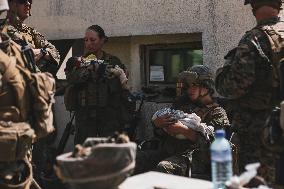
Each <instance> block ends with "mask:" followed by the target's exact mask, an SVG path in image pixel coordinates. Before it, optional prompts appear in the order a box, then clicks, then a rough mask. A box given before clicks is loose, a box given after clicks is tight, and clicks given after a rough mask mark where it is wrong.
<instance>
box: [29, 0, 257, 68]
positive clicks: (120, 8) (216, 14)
mask: <svg viewBox="0 0 284 189" xmlns="http://www.w3.org/2000/svg"><path fill="white" fill-rule="evenodd" d="M32 14H33V16H32V17H31V18H30V20H29V23H30V24H31V25H33V26H35V27H36V28H37V29H38V30H39V31H41V32H43V33H44V34H46V35H47V37H48V38H49V39H76V38H82V37H83V34H84V30H85V28H86V27H87V26H89V25H92V24H99V25H101V26H102V27H103V28H104V29H105V31H106V33H107V35H109V36H112V37H119V36H140V35H157V34H175V33H202V35H203V36H202V38H203V40H202V42H203V48H204V62H205V64H209V65H210V66H211V67H212V68H213V69H216V68H217V67H219V66H220V65H221V64H222V58H223V56H224V54H225V53H226V51H228V49H230V48H231V47H232V46H234V45H235V44H236V43H237V41H238V39H239V38H240V36H241V34H243V33H244V31H246V30H248V29H249V28H250V27H252V26H253V25H254V20H253V17H252V14H251V13H250V7H249V6H246V7H245V6H243V2H242V1H240V0H230V1H228V0H211V1H208V0H155V1H150V0H80V1H78V0H49V1H45V0H37V1H35V2H34V4H33V10H32ZM113 50H114V51H113V53H114V54H117V55H118V56H119V52H117V51H120V49H113ZM133 51H134V50H133V49H130V52H133ZM134 62H137V60H134Z"/></svg>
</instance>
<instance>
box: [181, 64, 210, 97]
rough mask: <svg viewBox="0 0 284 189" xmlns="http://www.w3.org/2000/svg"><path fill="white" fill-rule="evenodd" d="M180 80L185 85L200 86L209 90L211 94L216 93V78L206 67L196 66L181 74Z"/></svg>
mask: <svg viewBox="0 0 284 189" xmlns="http://www.w3.org/2000/svg"><path fill="white" fill-rule="evenodd" d="M179 78H180V79H181V80H183V81H184V83H186V84H188V85H190V84H193V83H194V84H198V85H200V86H202V87H205V88H207V89H209V93H210V94H213V93H214V91H215V90H214V76H213V73H212V72H211V70H210V69H209V67H207V66H204V65H196V66H192V67H191V68H189V69H188V70H187V71H184V72H182V73H180V74H179Z"/></svg>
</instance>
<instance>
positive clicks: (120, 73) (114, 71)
mask: <svg viewBox="0 0 284 189" xmlns="http://www.w3.org/2000/svg"><path fill="white" fill-rule="evenodd" d="M109 72H110V73H112V74H113V75H114V76H116V77H118V78H119V80H120V83H121V84H125V83H126V82H127V81H128V79H127V77H126V74H125V73H124V71H123V69H122V68H120V67H119V66H118V65H116V66H115V67H114V68H110V70H109Z"/></svg>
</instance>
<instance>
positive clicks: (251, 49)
mask: <svg viewBox="0 0 284 189" xmlns="http://www.w3.org/2000/svg"><path fill="white" fill-rule="evenodd" d="M282 24H283V22H280V19H279V18H278V17H272V18H271V19H267V20H263V21H261V22H258V24H257V27H255V28H253V29H252V30H250V31H248V32H247V33H246V34H245V35H244V36H243V37H242V39H241V40H240V42H239V44H238V47H237V48H235V49H234V50H232V51H230V52H229V53H228V55H227V56H226V57H225V59H226V62H225V64H224V66H223V67H222V68H220V69H219V70H218V71H217V76H216V81H215V82H216V89H217V91H218V92H219V94H221V95H222V96H224V97H227V98H229V99H231V102H232V103H233V104H234V107H235V110H234V116H233V121H232V127H233V129H234V130H235V131H236V132H237V134H238V137H239V159H238V160H239V168H240V171H244V166H245V165H246V164H248V163H252V162H259V161H260V162H261V163H262V167H261V169H260V171H259V173H260V175H261V176H263V177H264V178H265V179H266V180H267V181H269V182H273V181H274V176H275V174H274V173H275V171H274V169H275V160H276V157H277V156H276V154H274V153H271V152H269V151H266V150H264V147H263V145H262V143H261V136H262V130H263V128H264V125H265V121H266V118H267V116H268V115H269V114H270V112H271V110H272V108H273V107H274V105H275V104H279V102H280V101H279V98H277V95H278V94H275V90H274V88H273V85H272V78H273V72H272V66H271V61H270V59H271V55H272V51H271V46H270V42H269V41H268V38H267V36H266V34H265V33H264V32H263V31H261V30H260V29H259V28H260V27H262V26H276V25H277V27H278V28H282V29H281V30H283V29H284V27H283V26H284V25H282Z"/></svg>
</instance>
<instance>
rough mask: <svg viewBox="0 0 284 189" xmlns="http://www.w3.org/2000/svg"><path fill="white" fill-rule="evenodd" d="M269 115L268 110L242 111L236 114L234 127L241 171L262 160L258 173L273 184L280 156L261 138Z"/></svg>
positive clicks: (233, 122)
mask: <svg viewBox="0 0 284 189" xmlns="http://www.w3.org/2000/svg"><path fill="white" fill-rule="evenodd" d="M267 115H268V112H261V111H251V112H249V111H241V113H236V114H235V115H234V118H233V121H232V127H233V129H234V130H235V131H236V132H237V139H238V140H237V141H238V144H237V146H238V163H239V170H240V172H243V171H244V170H245V166H246V165H247V164H249V163H255V162H260V163H261V167H260V169H259V170H258V174H259V175H260V176H261V177H263V178H264V179H265V180H266V181H267V182H268V184H269V185H271V186H273V185H274V184H275V173H276V172H275V165H276V161H277V158H278V156H277V154H275V153H272V152H271V151H269V150H267V148H265V147H264V145H263V143H262V141H263V140H262V138H261V137H262V136H263V135H262V132H263V128H264V125H265V121H266V118H267Z"/></svg>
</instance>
